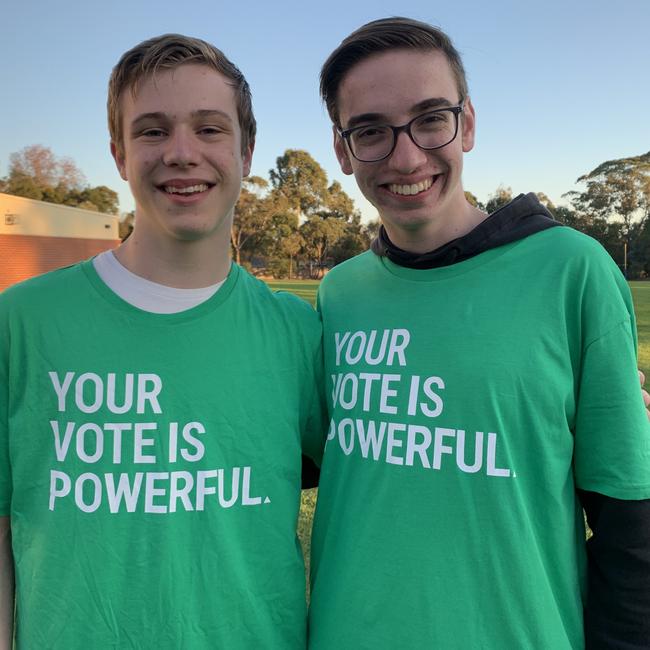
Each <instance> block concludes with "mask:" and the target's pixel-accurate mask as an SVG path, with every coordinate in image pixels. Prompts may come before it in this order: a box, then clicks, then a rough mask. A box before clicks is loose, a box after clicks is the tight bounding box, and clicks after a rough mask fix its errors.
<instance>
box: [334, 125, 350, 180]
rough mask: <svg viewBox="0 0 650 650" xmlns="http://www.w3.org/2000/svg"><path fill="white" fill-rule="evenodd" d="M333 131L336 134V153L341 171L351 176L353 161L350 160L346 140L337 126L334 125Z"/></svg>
mask: <svg viewBox="0 0 650 650" xmlns="http://www.w3.org/2000/svg"><path fill="white" fill-rule="evenodd" d="M332 133H333V134H334V153H335V154H336V159H337V160H338V161H339V165H340V166H341V171H342V172H343V173H344V174H347V175H348V176H350V175H351V174H352V173H353V170H352V162H351V161H350V152H349V151H348V146H347V144H346V143H345V140H344V139H343V138H342V137H341V136H340V135H339V133H338V131H337V130H336V127H335V126H332Z"/></svg>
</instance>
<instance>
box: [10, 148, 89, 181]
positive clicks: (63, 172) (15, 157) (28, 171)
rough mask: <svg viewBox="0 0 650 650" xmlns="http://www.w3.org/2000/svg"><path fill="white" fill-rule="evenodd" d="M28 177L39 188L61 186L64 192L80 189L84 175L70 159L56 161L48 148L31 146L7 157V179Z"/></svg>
mask: <svg viewBox="0 0 650 650" xmlns="http://www.w3.org/2000/svg"><path fill="white" fill-rule="evenodd" d="M20 175H22V176H29V177H31V178H32V179H33V180H34V182H35V184H36V185H37V186H38V187H40V188H46V187H50V188H52V187H56V186H57V185H61V186H62V187H64V188H65V189H66V190H72V189H81V188H82V187H83V186H84V185H85V178H84V175H83V174H82V173H81V171H80V170H79V168H78V167H77V166H76V165H75V163H74V161H73V160H72V159H71V158H60V159H58V158H57V157H56V156H55V155H54V154H53V153H52V150H51V149H50V148H49V147H44V146H43V145H41V144H33V145H30V146H28V147H25V148H24V149H21V150H20V151H18V152H15V153H12V154H11V155H10V156H9V178H10V179H11V178H12V177H13V176H20Z"/></svg>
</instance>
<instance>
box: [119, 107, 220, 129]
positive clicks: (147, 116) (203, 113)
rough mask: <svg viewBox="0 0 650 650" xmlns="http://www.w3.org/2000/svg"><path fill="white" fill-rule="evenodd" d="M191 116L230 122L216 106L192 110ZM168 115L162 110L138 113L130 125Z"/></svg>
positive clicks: (165, 117) (160, 119)
mask: <svg viewBox="0 0 650 650" xmlns="http://www.w3.org/2000/svg"><path fill="white" fill-rule="evenodd" d="M191 116H192V117H193V118H195V119H196V118H201V119H206V118H212V117H221V118H224V119H226V120H227V121H228V122H229V123H230V124H232V121H233V120H232V117H230V115H228V113H226V112H225V111H220V110H218V109H216V108H214V109H212V108H203V109H200V110H198V111H192V113H191ZM168 119H169V117H168V116H167V114H166V113H163V112H162V111H154V112H152V113H140V115H138V116H137V117H136V118H135V119H134V120H133V122H132V123H131V126H132V127H137V126H138V125H139V124H140V123H142V122H147V121H149V120H151V121H159V122H160V121H165V120H168Z"/></svg>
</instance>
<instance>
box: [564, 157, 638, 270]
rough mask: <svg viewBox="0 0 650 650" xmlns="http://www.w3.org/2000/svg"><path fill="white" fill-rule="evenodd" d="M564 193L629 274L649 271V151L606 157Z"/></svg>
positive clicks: (589, 229) (583, 222)
mask: <svg viewBox="0 0 650 650" xmlns="http://www.w3.org/2000/svg"><path fill="white" fill-rule="evenodd" d="M576 182H578V183H583V184H584V186H585V187H584V189H583V190H582V191H581V192H577V191H572V192H567V193H566V194H565V196H566V197H568V198H569V199H570V201H571V205H572V208H573V210H574V211H575V213H576V214H577V217H576V221H578V222H580V223H581V226H582V227H581V228H580V230H584V231H585V232H587V233H588V234H590V235H592V236H594V237H595V238H596V239H598V241H600V242H601V243H602V244H603V246H605V248H607V250H608V251H609V253H610V254H611V255H612V257H613V258H614V259H615V260H616V261H617V262H618V264H619V265H620V266H621V267H622V268H623V270H624V271H625V273H626V274H627V275H628V277H636V276H639V275H643V274H647V273H649V272H650V246H649V245H648V244H649V243H650V242H649V237H650V235H649V234H648V228H649V225H648V222H649V221H650V152H648V153H645V154H642V155H639V156H631V157H628V158H619V159H615V160H607V161H605V162H604V163H601V164H600V165H598V166H597V167H596V168H595V169H593V170H592V171H590V172H589V173H588V174H584V175H583V176H581V177H580V178H578V180H577V181H576Z"/></svg>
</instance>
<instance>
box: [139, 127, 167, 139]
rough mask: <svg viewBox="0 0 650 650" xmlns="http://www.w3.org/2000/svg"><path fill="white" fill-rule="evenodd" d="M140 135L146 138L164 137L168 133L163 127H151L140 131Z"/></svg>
mask: <svg viewBox="0 0 650 650" xmlns="http://www.w3.org/2000/svg"><path fill="white" fill-rule="evenodd" d="M140 135H141V136H143V137H145V138H162V137H163V136H165V135H166V132H165V131H164V130H163V129H161V128H158V127H151V128H148V129H143V130H142V131H140Z"/></svg>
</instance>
